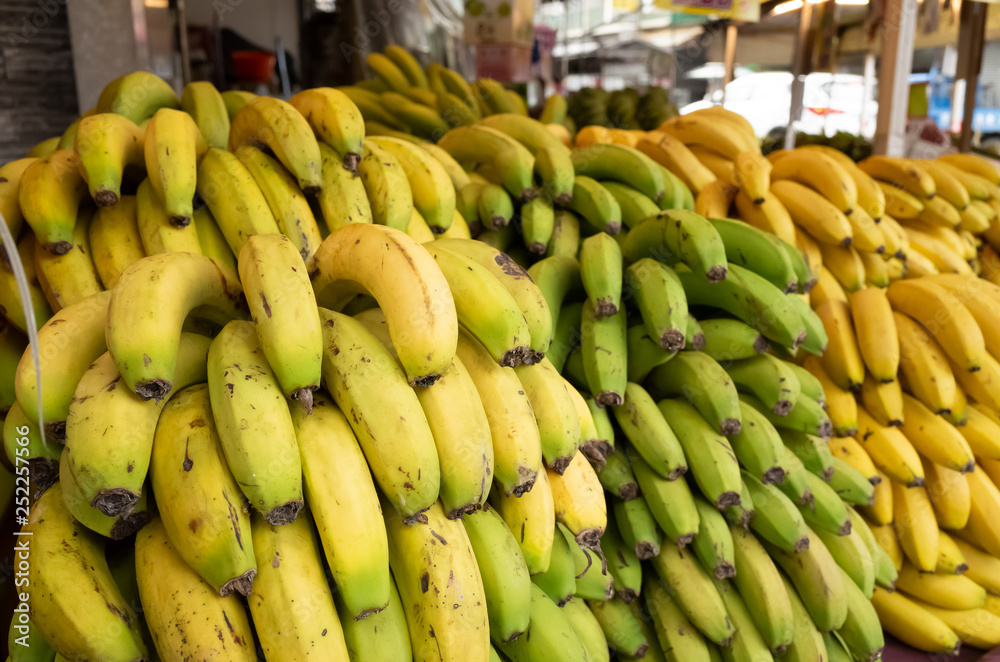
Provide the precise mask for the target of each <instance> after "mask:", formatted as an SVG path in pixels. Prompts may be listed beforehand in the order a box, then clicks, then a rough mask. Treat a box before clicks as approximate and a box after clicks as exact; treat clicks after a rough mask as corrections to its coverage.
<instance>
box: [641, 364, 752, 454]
mask: <svg viewBox="0 0 1000 662" xmlns="http://www.w3.org/2000/svg"><path fill="white" fill-rule="evenodd" d="M646 384H647V386H648V387H649V391H650V394H651V395H652V396H653V397H654V398H663V397H667V396H671V395H683V396H684V397H685V398H687V400H688V401H689V402H690V403H691V404H692V405H694V406H695V408H696V409H697V410H698V412H699V413H700V414H701V415H702V416H703V417H704V418H705V420H706V421H708V423H709V424H710V425H711V426H712V428H714V429H715V431H716V432H718V433H720V434H722V435H725V436H728V435H731V434H737V433H738V432H739V431H740V420H741V416H742V415H741V413H740V404H739V396H738V394H737V392H736V388H735V386H734V385H733V383H732V380H731V379H730V378H729V375H727V374H726V371H725V370H724V369H723V368H722V366H721V365H719V363H718V362H717V361H716V360H715V359H713V358H712V357H710V356H709V355H707V354H704V353H702V352H680V353H678V354H677V356H675V357H674V358H673V359H671V360H670V361H668V362H667V363H664V364H663V365H661V366H659V367H657V368H656V369H654V370H653V371H652V372H651V373H649V378H648V379H647V380H646Z"/></svg>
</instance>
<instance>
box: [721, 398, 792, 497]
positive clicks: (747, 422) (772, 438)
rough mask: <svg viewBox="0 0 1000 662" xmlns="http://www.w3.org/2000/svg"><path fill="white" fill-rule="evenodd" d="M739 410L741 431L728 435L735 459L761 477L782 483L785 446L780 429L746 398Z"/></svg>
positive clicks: (762, 479)
mask: <svg viewBox="0 0 1000 662" xmlns="http://www.w3.org/2000/svg"><path fill="white" fill-rule="evenodd" d="M740 414H741V417H742V424H741V425H740V432H739V434H734V435H731V436H730V437H729V443H730V445H731V446H732V448H733V452H734V453H735V454H736V459H737V460H739V463H740V465H741V466H743V467H744V468H745V469H746V470H747V471H749V472H750V473H751V474H752V475H753V476H754V477H756V478H758V479H760V480H761V481H763V482H765V483H781V482H782V481H784V479H785V470H784V469H783V468H782V466H781V460H782V456H783V455H784V446H783V444H782V441H781V437H780V436H779V435H778V431H777V430H776V429H775V428H774V426H773V425H771V422H770V421H768V420H767V418H766V417H765V416H764V415H763V414H761V413H760V412H758V411H757V410H756V409H754V408H753V407H751V406H750V405H748V404H746V403H745V402H743V401H740Z"/></svg>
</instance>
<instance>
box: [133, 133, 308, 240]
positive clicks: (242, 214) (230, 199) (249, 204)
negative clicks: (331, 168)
mask: <svg viewBox="0 0 1000 662" xmlns="http://www.w3.org/2000/svg"><path fill="white" fill-rule="evenodd" d="M318 162H319V159H318V158H317V163H318ZM198 193H199V194H201V197H202V198H204V200H205V203H206V204H207V205H208V208H209V210H211V212H212V216H214V217H215V220H216V222H217V223H218V224H219V227H220V228H221V229H222V233H223V234H224V235H225V236H226V241H227V242H228V243H229V248H230V249H231V250H232V251H233V254H234V255H239V253H240V249H241V248H243V242H245V241H246V240H247V238H248V237H251V236H253V235H255V234H268V233H275V232H278V231H279V230H278V223H277V220H276V219H275V218H274V214H273V213H272V212H271V209H270V207H268V204H267V199H266V198H265V197H264V194H263V193H261V190H260V187H259V186H257V183H256V182H255V181H254V178H253V176H252V175H251V174H250V171H249V170H247V168H246V166H244V165H243V164H242V163H240V161H239V159H237V158H236V156H235V155H234V154H231V153H230V152H226V151H224V150H221V149H215V148H212V149H210V150H208V152H206V153H205V156H204V157H203V158H202V159H201V163H199V164H198ZM147 252H148V251H147Z"/></svg>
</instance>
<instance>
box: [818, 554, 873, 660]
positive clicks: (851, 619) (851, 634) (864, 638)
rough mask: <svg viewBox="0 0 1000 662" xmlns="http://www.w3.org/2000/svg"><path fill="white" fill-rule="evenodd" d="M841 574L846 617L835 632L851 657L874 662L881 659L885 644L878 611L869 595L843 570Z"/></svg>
mask: <svg viewBox="0 0 1000 662" xmlns="http://www.w3.org/2000/svg"><path fill="white" fill-rule="evenodd" d="M842 572H843V571H842ZM843 576H844V581H843V584H844V591H845V593H846V594H847V619H846V620H845V621H844V624H843V625H842V626H841V627H840V628H839V629H838V630H837V634H838V635H840V638H841V640H842V641H843V642H844V644H846V646H847V649H848V651H850V653H851V657H852V658H853V659H855V660H861V661H862V662H874V661H875V660H878V659H881V657H882V649H883V647H884V646H885V636H884V635H883V634H882V626H881V624H880V623H879V619H878V613H877V612H876V611H875V607H874V606H873V605H872V602H871V596H870V595H869V594H866V593H865V592H864V591H862V590H861V589H860V588H858V587H857V586H855V585H854V583H853V582H851V581H850V578H849V577H848V576H847V573H846V572H843ZM831 659H832V658H831Z"/></svg>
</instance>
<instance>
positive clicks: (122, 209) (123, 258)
mask: <svg viewBox="0 0 1000 662" xmlns="http://www.w3.org/2000/svg"><path fill="white" fill-rule="evenodd" d="M138 213H139V209H138V204H137V202H136V197H135V196H134V195H124V196H122V197H121V198H119V199H118V203H117V204H115V206H114V207H107V208H102V209H98V210H97V211H96V212H95V213H94V217H93V218H92V219H90V251H91V257H92V258H93V259H94V267H95V268H96V269H97V275H98V276H100V278H101V284H102V285H104V287H105V289H109V290H110V289H113V288H114V286H115V284H116V283H117V282H118V279H119V278H120V277H121V275H122V272H123V271H125V269H127V268H128V267H129V266H131V265H132V263H133V262H137V261H139V260H141V259H142V258H144V257H146V252H145V250H144V249H143V247H142V236H141V235H140V234H139V217H138Z"/></svg>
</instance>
